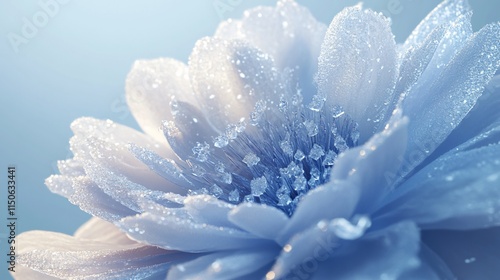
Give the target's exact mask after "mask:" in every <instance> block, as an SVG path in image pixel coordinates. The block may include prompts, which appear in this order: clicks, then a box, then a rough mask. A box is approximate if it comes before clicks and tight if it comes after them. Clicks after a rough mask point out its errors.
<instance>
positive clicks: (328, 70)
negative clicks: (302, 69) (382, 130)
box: [317, 6, 398, 143]
mask: <svg viewBox="0 0 500 280" xmlns="http://www.w3.org/2000/svg"><path fill="white" fill-rule="evenodd" d="M397 76H398V71H397V55H396V43H395V41H394V36H393V35H392V33H391V29H390V24H389V20H388V19H386V18H384V17H383V16H382V15H381V14H378V13H375V12H373V11H368V10H361V7H359V6H356V7H352V8H346V9H344V10H343V11H342V12H341V13H339V14H338V15H337V16H335V18H334V19H333V21H332V23H331V24H330V26H329V28H328V31H327V32H326V35H325V40H324V41H323V44H322V46H321V54H320V57H319V63H318V77H317V80H318V91H319V94H320V96H322V97H324V98H326V102H327V104H330V105H332V106H333V105H340V106H342V107H343V109H344V111H345V112H346V113H348V114H349V115H350V116H351V117H352V118H353V119H354V120H355V121H356V122H358V124H359V130H360V136H361V138H360V141H361V143H363V142H365V141H366V140H368V138H370V137H371V136H372V135H373V133H374V132H375V131H376V130H377V128H378V127H379V126H380V125H383V124H380V122H381V121H382V120H383V118H384V117H385V115H386V111H387V106H386V104H387V102H389V101H390V100H392V94H393V90H394V86H395V84H396V78H397Z"/></svg>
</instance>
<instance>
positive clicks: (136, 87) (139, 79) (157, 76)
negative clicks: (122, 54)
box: [126, 58, 197, 145]
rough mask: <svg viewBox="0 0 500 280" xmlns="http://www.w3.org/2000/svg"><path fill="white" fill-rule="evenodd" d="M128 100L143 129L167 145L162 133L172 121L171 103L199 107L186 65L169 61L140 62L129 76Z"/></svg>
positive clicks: (135, 64)
mask: <svg viewBox="0 0 500 280" xmlns="http://www.w3.org/2000/svg"><path fill="white" fill-rule="evenodd" d="M126 98H127V104H128V106H129V108H130V111H131V112H132V114H133V115H134V118H135V119H136V120H137V122H138V123H139V125H140V126H141V128H142V129H143V130H144V132H146V133H147V134H149V135H151V136H152V137H153V138H154V139H155V140H156V141H158V142H159V143H162V144H163V145H165V144H166V143H165V138H164V137H163V133H162V132H161V130H160V126H161V122H162V121H163V120H169V119H172V114H171V111H170V102H171V101H172V100H178V101H184V102H191V104H193V105H196V104H197V101H196V98H194V94H193V91H192V90H191V84H190V81H189V71H188V67H187V65H185V64H184V63H182V62H180V61H176V60H174V59H170V58H159V59H153V60H138V61H136V62H135V63H134V65H133V66H132V69H131V70H130V73H129V74H128V76H127V82H126Z"/></svg>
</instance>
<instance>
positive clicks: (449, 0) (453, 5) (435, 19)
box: [403, 0, 470, 50]
mask: <svg viewBox="0 0 500 280" xmlns="http://www.w3.org/2000/svg"><path fill="white" fill-rule="evenodd" d="M469 12H470V6H469V4H468V3H467V0H445V1H443V2H442V3H441V4H439V5H438V6H437V7H436V8H435V9H434V10H433V11H432V12H430V13H429V14H428V15H427V17H426V18H425V19H423V20H422V22H420V24H419V25H418V26H417V27H416V28H415V30H413V32H412V33H411V35H410V36H409V37H408V39H406V42H405V43H404V46H403V49H404V50H407V49H409V48H410V47H412V46H416V45H419V44H421V42H423V41H424V40H425V38H426V37H427V36H428V35H429V34H430V33H431V32H432V31H433V30H434V29H435V28H436V27H438V26H439V25H440V24H443V23H446V22H453V21H454V20H455V19H456V18H457V17H459V16H460V15H464V14H467V13H469Z"/></svg>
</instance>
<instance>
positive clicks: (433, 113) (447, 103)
mask: <svg viewBox="0 0 500 280" xmlns="http://www.w3.org/2000/svg"><path fill="white" fill-rule="evenodd" d="M499 42H500V23H498V24H491V25H488V26H486V27H484V28H483V29H481V30H480V31H479V32H478V33H476V34H475V35H474V36H472V37H471V38H470V39H469V41H468V42H467V43H466V45H465V47H464V48H463V49H462V50H461V51H460V52H459V53H458V54H457V55H456V56H455V58H454V59H453V61H452V62H450V63H449V64H448V65H447V66H446V68H445V69H444V70H443V71H442V72H441V74H440V75H439V76H438V77H437V78H434V79H433V82H432V83H430V82H429V83H423V84H419V85H418V86H416V87H414V88H413V89H412V91H411V92H410V93H408V95H407V96H406V98H405V99H404V101H403V105H402V108H403V111H404V112H405V115H407V116H408V117H409V118H410V120H411V122H410V125H409V127H408V132H409V135H408V138H409V139H412V141H411V142H409V144H408V149H407V152H406V154H405V156H404V158H405V160H406V161H407V162H408V165H407V166H406V172H410V171H412V170H413V169H414V168H415V166H417V165H418V164H419V163H421V162H422V161H423V160H424V159H425V158H426V157H427V156H429V155H430V153H431V152H433V151H434V150H435V149H436V148H437V146H438V145H439V144H441V143H442V142H443V141H444V140H445V138H446V137H447V136H448V135H449V134H450V133H451V131H452V130H453V129H454V128H455V127H456V126H457V125H458V124H459V123H460V122H461V121H462V120H463V118H464V117H465V116H466V115H467V113H468V112H469V111H470V110H471V109H472V107H473V106H474V104H475V103H476V100H477V99H478V97H479V96H480V95H481V93H482V92H483V90H484V87H485V85H486V84H487V83H488V82H489V81H490V80H491V78H492V77H493V75H494V74H495V72H496V70H497V69H498V67H499V66H500V48H499V47H498V46H497V45H498V43H499ZM403 175H406V174H403Z"/></svg>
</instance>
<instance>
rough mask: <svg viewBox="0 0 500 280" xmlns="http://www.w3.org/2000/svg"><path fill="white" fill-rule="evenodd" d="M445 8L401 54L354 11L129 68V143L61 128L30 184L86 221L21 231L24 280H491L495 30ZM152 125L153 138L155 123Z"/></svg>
mask: <svg viewBox="0 0 500 280" xmlns="http://www.w3.org/2000/svg"><path fill="white" fill-rule="evenodd" d="M470 18H471V12H470V8H469V6H468V5H467V3H466V1H465V0H446V1H444V2H443V3H442V4H440V5H439V6H438V7H437V8H436V9H435V10H433V11H432V12H431V13H430V14H429V15H428V16H427V18H425V19H424V20H423V21H422V23H421V24H420V25H419V26H418V27H417V28H416V29H415V31H414V32H413V33H412V34H411V36H410V37H409V38H408V39H407V40H406V42H405V43H404V44H402V45H397V44H396V43H395V41H394V37H393V35H392V33H391V31H390V21H389V20H388V19H386V18H385V17H384V16H382V15H381V14H378V13H375V12H373V11H370V10H363V9H362V8H361V6H355V7H351V8H346V9H344V10H343V11H342V12H341V13H340V14H338V15H337V16H336V17H335V18H334V19H333V21H332V22H331V24H330V26H329V27H326V26H324V25H323V24H321V23H319V22H317V21H316V20H315V19H314V18H313V17H312V16H311V15H310V13H309V12H308V11H307V10H306V9H305V8H302V7H300V6H298V5H297V4H296V3H295V2H293V1H292V0H282V1H279V2H278V4H277V6H276V7H275V8H268V7H259V8H255V9H253V10H249V11H247V12H245V15H244V17H243V19H241V20H228V21H226V22H224V23H222V24H221V25H220V26H219V28H218V29H217V31H216V33H215V35H214V36H213V37H208V38H203V39H201V40H200V41H198V42H197V44H196V46H195V48H194V50H193V52H192V54H191V56H190V58H189V63H188V65H185V64H183V63H181V62H178V61H174V60H172V59H157V60H151V61H138V62H136V63H135V65H134V66H133V69H132V71H131V72H130V74H129V76H128V78H127V101H128V104H129V107H130V109H131V111H132V113H133V114H134V116H135V118H136V119H137V121H138V123H139V125H140V126H141V128H142V129H143V130H144V132H145V133H142V132H139V131H135V130H133V129H131V128H128V127H125V126H122V125H119V124H116V123H114V122H112V121H109V120H107V121H101V120H96V119H92V118H81V119H78V120H76V121H75V122H74V123H73V124H72V129H73V131H74V133H75V136H74V137H73V138H72V139H71V141H70V143H71V149H72V151H73V153H74V158H72V159H69V160H66V161H61V162H60V163H59V169H60V172H61V174H60V175H53V176H51V177H49V178H48V179H47V181H46V184H47V186H48V187H49V188H50V189H51V190H52V191H53V192H55V193H57V194H60V195H62V196H64V197H67V198H68V199H69V200H70V201H71V202H72V203H74V204H76V205H78V206H79V207H80V208H81V209H82V210H84V211H86V212H88V213H90V214H92V215H93V216H95V217H94V218H92V219H91V220H90V221H89V222H88V223H86V224H84V225H83V226H82V227H81V228H80V229H79V230H78V231H77V232H76V233H75V235H74V236H67V235H63V234H59V233H53V232H41V231H34V232H27V233H24V234H22V235H21V236H19V241H18V242H19V244H20V245H19V246H21V249H20V251H19V256H18V262H19V265H20V268H19V269H18V271H17V272H16V273H14V274H13V275H14V276H15V277H17V278H24V279H33V278H36V279H53V278H52V277H57V278H64V279H66V278H72V279H142V278H147V279H164V278H165V277H167V279H259V278H267V279H329V278H335V279H375V278H377V279H378V278H380V279H455V278H457V277H458V278H460V279H462V278H463V279H491V278H494V277H495V276H496V275H498V274H499V272H500V271H499V268H498V266H496V265H495V262H497V261H498V257H499V255H498V249H499V248H500V247H499V245H500V244H499V243H498V238H497V236H496V234H498V232H499V230H500V227H499V226H500V214H499V213H500V188H499V183H498V182H499V179H500V171H499V170H500V160H499V158H500V146H499V145H500V143H499V141H500V126H499V124H500V114H499V113H498V109H497V108H498V105H499V104H500V96H499V94H500V93H499V85H500V76H498V75H497V76H495V74H496V71H497V70H498V68H499V66H500V48H499V46H498V45H499V43H500V24H499V23H495V24H490V25H487V26H485V27H483V28H482V29H481V30H480V31H478V32H477V33H473V32H472V28H471V25H470ZM159 127H160V129H158V128H159Z"/></svg>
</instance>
